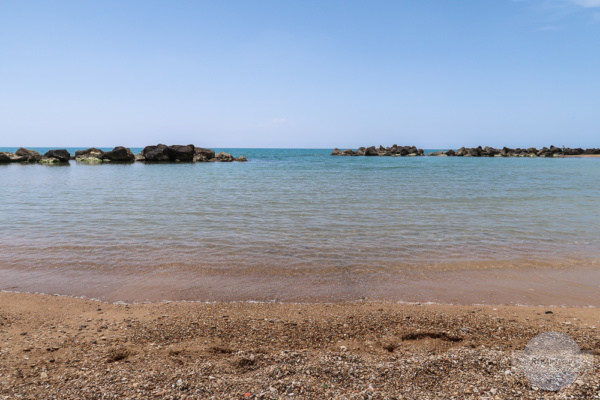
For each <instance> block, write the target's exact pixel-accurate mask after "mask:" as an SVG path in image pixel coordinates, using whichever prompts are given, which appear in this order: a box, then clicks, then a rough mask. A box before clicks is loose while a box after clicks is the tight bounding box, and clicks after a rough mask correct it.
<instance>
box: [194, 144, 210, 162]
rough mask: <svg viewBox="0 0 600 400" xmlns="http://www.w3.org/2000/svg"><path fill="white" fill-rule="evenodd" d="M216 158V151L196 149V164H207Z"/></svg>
mask: <svg viewBox="0 0 600 400" xmlns="http://www.w3.org/2000/svg"><path fill="white" fill-rule="evenodd" d="M213 158H215V151H214V150H211V149H204V148H202V147H196V148H195V149H194V162H206V161H210V160H212V159H213Z"/></svg>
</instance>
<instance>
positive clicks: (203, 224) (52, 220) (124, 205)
mask: <svg viewBox="0 0 600 400" xmlns="http://www.w3.org/2000/svg"><path fill="white" fill-rule="evenodd" d="M70 150H71V151H74V150H75V149H70ZM135 150H137V149H135ZM224 150H225V151H228V152H230V153H232V154H233V155H235V156H238V155H240V154H243V155H245V156H246V157H247V158H248V159H249V160H250V161H249V162H247V163H198V164H170V165H145V164H140V163H136V164H132V165H109V164H106V165H78V164H76V163H75V162H71V165H70V166H67V167H49V166H43V165H18V164H11V165H3V166H0V184H1V187H2V191H1V192H0V210H1V215H2V229H1V230H0V268H2V269H3V270H4V275H2V279H3V280H4V282H2V284H0V289H7V288H14V286H15V285H14V283H15V282H16V281H18V280H19V279H21V278H19V279H17V278H15V279H13V280H14V281H15V282H11V279H12V278H10V276H12V275H10V274H7V272H6V271H24V270H28V271H29V273H31V272H32V271H33V272H36V271H37V273H41V272H42V271H53V276H54V277H56V276H61V275H60V271H63V272H65V271H69V273H78V274H81V273H85V271H94V272H96V273H100V274H101V275H102V276H103V277H110V276H111V274H112V275H114V276H115V279H116V277H117V276H119V274H121V275H122V274H127V275H128V276H131V275H133V276H136V274H137V275H138V276H140V279H141V277H142V276H148V274H149V273H153V271H154V272H156V271H165V270H168V271H176V272H177V274H181V273H184V274H187V275H188V276H189V277H190V278H192V277H195V278H197V277H198V276H212V277H219V279H220V280H222V279H224V278H226V277H228V276H230V277H231V280H230V281H229V282H234V279H233V277H234V276H235V277H236V279H238V280H240V279H239V277H244V276H246V277H249V276H253V277H255V278H256V279H257V280H258V281H261V282H263V283H264V282H270V283H267V284H266V285H267V286H268V285H277V283H276V282H277V279H284V278H285V277H287V278H289V277H302V281H303V282H305V281H309V282H310V281H314V280H315V279H316V280H319V279H321V277H325V276H336V275H338V274H343V275H344V276H352V279H356V280H357V282H358V283H357V284H356V286H355V288H354V289H352V290H351V291H350V292H349V294H348V296H347V297H348V298H352V297H357V298H358V297H365V296H366V297H369V295H370V294H371V293H372V292H373V288H374V287H376V286H373V285H366V286H364V285H362V284H361V279H362V278H360V277H361V276H364V277H365V278H364V279H365V281H368V280H369V279H371V278H372V277H373V276H377V279H379V280H380V279H381V277H382V276H385V275H386V274H400V276H402V274H405V275H407V276H408V272H409V271H411V273H415V272H417V273H428V271H430V272H431V273H435V272H437V271H456V270H481V269H498V268H501V269H507V268H508V269H510V268H521V267H527V266H529V267H535V268H552V269H561V268H571V269H576V268H579V267H582V266H583V267H586V268H588V267H590V266H596V263H597V261H598V260H600V185H598V182H600V159H576V158H571V159H529V158H458V157H457V158H451V157H448V158H439V157H418V158H416V157H403V158H396V157H393V158H392V157H331V156H329V153H330V150H298V149H294V150H292V149H224ZM142 272H143V273H142ZM276 277H279V278H276ZM367 277H369V278H367ZM287 278H286V279H287ZM183 281H185V279H183ZM240 281H241V282H243V280H240ZM19 282H21V281H19ZM220 282H221V281H220ZM220 284H223V282H221V283H220ZM245 284H251V280H250V279H247V280H246V283H245ZM303 284H304V285H305V286H306V288H305V290H304V292H303V293H304V294H303V296H299V298H305V297H306V298H310V297H311V290H314V287H312V288H311V285H310V284H307V283H306V282H305V283H303ZM107 285H108V286H110V283H109V284H107ZM17 286H18V285H17ZM38 286H39V290H42V291H43V290H44V285H43V284H42V282H40V283H39V285H38ZM38 286H35V285H34V288H33V289H31V288H29V290H34V289H35V288H37V287H38ZM63 286H64V287H66V288H67V289H62V290H63V291H67V292H68V291H69V290H68V288H69V285H68V284H66V285H63ZM363 286H364V287H363ZM188 289H189V294H188V295H186V296H184V297H186V298H190V299H193V298H194V297H195V296H194V294H193V288H188ZM247 289H248V288H245V289H244V291H243V292H244V293H245V291H246V290H247ZM295 290H299V289H298V288H295ZM80 291H83V292H85V288H83V289H81V290H80ZM230 291H231V293H233V295H232V296H230V297H231V298H232V299H235V298H236V296H235V295H234V294H235V293H236V287H235V285H233V286H232V287H231V288H230ZM241 292H242V291H240V293H241ZM78 293H79V292H78ZM300 293H302V290H300ZM83 294H85V293H83ZM146 295H147V296H148V297H153V296H150V295H149V294H148V293H146ZM165 296H167V297H169V296H168V293H167V294H165ZM175 297H177V296H175ZM196 297H203V298H204V297H210V296H207V295H206V293H205V294H203V295H202V296H199V295H198V296H196ZM215 297H218V296H216V295H215ZM239 297H240V298H242V297H243V298H244V299H252V298H253V297H252V296H251V295H247V296H239ZM255 297H260V296H255ZM263 297H264V298H263V299H268V298H269V296H268V295H267V296H263ZM274 297H277V298H280V297H281V295H279V296H274ZM382 297H386V296H382ZM391 297H394V298H400V299H402V295H401V294H398V295H397V296H391Z"/></svg>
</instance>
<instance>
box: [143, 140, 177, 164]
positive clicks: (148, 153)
mask: <svg viewBox="0 0 600 400" xmlns="http://www.w3.org/2000/svg"><path fill="white" fill-rule="evenodd" d="M141 154H142V156H143V157H144V161H146V162H169V161H170V159H169V148H168V147H167V146H166V145H164V144H159V145H156V146H146V147H144V150H142V153H141Z"/></svg>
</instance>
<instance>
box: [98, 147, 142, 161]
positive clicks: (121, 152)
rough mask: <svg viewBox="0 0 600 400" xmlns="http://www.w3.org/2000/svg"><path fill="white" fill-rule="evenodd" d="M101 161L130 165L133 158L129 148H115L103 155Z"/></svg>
mask: <svg viewBox="0 0 600 400" xmlns="http://www.w3.org/2000/svg"><path fill="white" fill-rule="evenodd" d="M102 159H103V160H108V161H111V162H117V163H132V162H134V161H135V156H134V155H133V153H132V152H131V150H130V149H129V148H127V147H123V146H117V147H115V148H114V149H112V150H111V151H109V152H106V153H104V155H103V156H102Z"/></svg>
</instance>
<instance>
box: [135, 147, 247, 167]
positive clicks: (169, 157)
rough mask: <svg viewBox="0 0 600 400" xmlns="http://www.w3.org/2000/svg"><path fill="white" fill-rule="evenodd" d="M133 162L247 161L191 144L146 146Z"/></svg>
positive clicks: (242, 157)
mask: <svg viewBox="0 0 600 400" xmlns="http://www.w3.org/2000/svg"><path fill="white" fill-rule="evenodd" d="M135 160H136V161H143V162H146V163H177V162H231V161H248V160H247V159H246V157H244V156H239V157H238V158H235V157H234V156H232V155H231V154H228V153H225V152H220V153H218V154H215V151H214V150H211V149H205V148H203V147H196V146H194V145H193V144H188V145H172V146H167V145H164V144H157V145H156V146H146V147H144V150H142V152H141V153H140V154H138V155H137V156H136V157H135Z"/></svg>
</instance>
